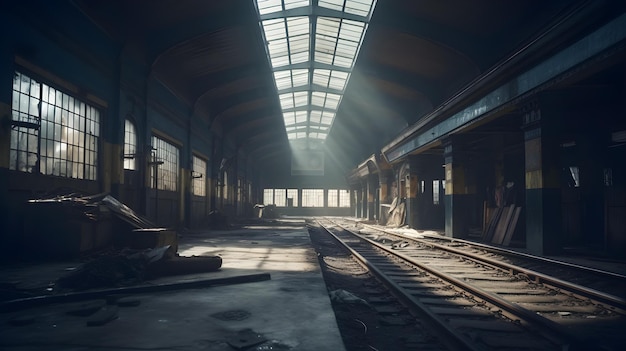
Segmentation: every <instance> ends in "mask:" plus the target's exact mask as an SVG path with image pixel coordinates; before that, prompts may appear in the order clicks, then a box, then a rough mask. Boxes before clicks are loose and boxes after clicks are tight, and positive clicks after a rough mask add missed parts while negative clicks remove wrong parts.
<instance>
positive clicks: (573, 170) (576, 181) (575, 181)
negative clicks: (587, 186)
mask: <svg viewBox="0 0 626 351" xmlns="http://www.w3.org/2000/svg"><path fill="white" fill-rule="evenodd" d="M569 171H570V174H571V182H570V183H571V184H572V185H573V186H572V187H573V188H578V187H579V186H580V175H579V172H578V167H576V166H570V167H569Z"/></svg>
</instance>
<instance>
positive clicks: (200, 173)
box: [191, 155, 206, 196]
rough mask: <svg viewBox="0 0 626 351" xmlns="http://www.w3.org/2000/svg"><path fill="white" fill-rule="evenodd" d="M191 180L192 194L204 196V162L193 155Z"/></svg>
mask: <svg viewBox="0 0 626 351" xmlns="http://www.w3.org/2000/svg"><path fill="white" fill-rule="evenodd" d="M191 179H192V181H191V192H192V194H194V195H196V196H206V161H205V160H203V159H201V158H200V157H198V156H196V155H193V169H192V172H191Z"/></svg>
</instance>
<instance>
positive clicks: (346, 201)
mask: <svg viewBox="0 0 626 351" xmlns="http://www.w3.org/2000/svg"><path fill="white" fill-rule="evenodd" d="M339 207H350V190H339Z"/></svg>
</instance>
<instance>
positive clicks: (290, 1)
mask: <svg viewBox="0 0 626 351" xmlns="http://www.w3.org/2000/svg"><path fill="white" fill-rule="evenodd" d="M309 5H310V1H309V0H285V10H291V9H297V8H299V7H305V6H309Z"/></svg>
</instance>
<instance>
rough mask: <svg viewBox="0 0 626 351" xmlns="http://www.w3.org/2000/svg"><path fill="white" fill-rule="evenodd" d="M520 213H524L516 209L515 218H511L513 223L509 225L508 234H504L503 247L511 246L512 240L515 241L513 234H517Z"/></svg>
mask: <svg viewBox="0 0 626 351" xmlns="http://www.w3.org/2000/svg"><path fill="white" fill-rule="evenodd" d="M520 212H522V208H521V207H516V208H515V213H514V214H513V218H511V223H509V227H508V228H507V230H506V234H504V240H503V241H502V245H504V246H509V244H511V239H513V234H515V228H516V227H517V221H518V220H519V215H520Z"/></svg>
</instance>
